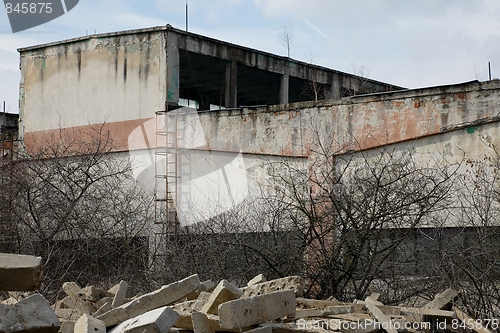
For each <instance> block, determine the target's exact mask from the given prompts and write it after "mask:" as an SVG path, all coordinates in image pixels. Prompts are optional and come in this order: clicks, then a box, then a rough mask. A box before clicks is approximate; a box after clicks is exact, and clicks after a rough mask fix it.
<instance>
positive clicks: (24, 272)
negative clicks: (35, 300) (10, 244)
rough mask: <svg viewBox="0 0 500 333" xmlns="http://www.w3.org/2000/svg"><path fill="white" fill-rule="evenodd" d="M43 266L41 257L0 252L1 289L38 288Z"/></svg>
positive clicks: (20, 289)
mask: <svg viewBox="0 0 500 333" xmlns="http://www.w3.org/2000/svg"><path fill="white" fill-rule="evenodd" d="M41 267H42V258H41V257H35V256H28V255H21V254H10V253H0V291H30V290H37V289H38V288H39V287H40V283H41V278H40V274H41V270H42V268H41ZM13 277H15V278H13Z"/></svg>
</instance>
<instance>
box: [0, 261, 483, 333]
mask: <svg viewBox="0 0 500 333" xmlns="http://www.w3.org/2000/svg"><path fill="white" fill-rule="evenodd" d="M0 259H1V257H0ZM1 263H2V262H1V260H0V276H2V275H1V274H2V272H1V270H2V269H3V267H2V266H1ZM34 269H36V268H34ZM28 271H29V270H28ZM1 281H2V280H0V282H1ZM32 282H36V281H32ZM9 283H12V282H9ZM23 283H26V280H25V281H24V282H23ZM9 286H12V285H9ZM62 289H63V291H64V292H65V294H66V296H65V297H64V298H63V299H62V300H59V301H57V302H56V303H55V304H53V305H52V306H49V304H48V302H47V301H46V300H45V298H43V297H42V296H41V295H39V294H34V295H31V296H28V297H27V298H24V299H22V300H19V294H16V293H13V292H11V295H12V296H13V297H11V298H9V299H7V300H5V301H3V302H2V303H3V304H0V332H30V333H39V332H40V333H56V332H61V333H73V332H74V333H106V332H108V333H190V332H192V333H215V332H240V333H241V332H246V333H305V332H321V333H324V332H327V331H338V332H347V333H371V332H382V331H385V332H387V333H397V332H421V331H422V332H428V331H430V330H436V329H442V330H446V329H447V330H451V331H459V330H460V329H461V328H463V327H464V325H467V327H468V328H469V329H471V330H473V331H476V332H478V333H488V332H490V330H489V329H488V328H487V327H486V325H483V323H481V322H480V321H475V320H473V319H472V318H470V317H468V316H467V314H466V313H465V312H463V311H461V310H460V309H458V308H456V307H454V304H455V302H454V301H455V300H456V299H457V297H458V294H457V293H456V292H455V291H453V290H451V289H448V290H446V291H444V292H443V293H441V294H438V295H437V296H436V297H435V298H434V300H433V301H432V302H430V303H428V304H427V305H425V306H424V307H421V308H416V307H404V306H386V305H384V304H382V303H381V302H379V301H378V298H379V294H376V293H374V294H372V295H370V296H369V297H367V298H366V299H365V300H363V301H360V300H358V301H355V302H353V303H342V302H339V301H337V300H335V299H332V300H327V301H321V300H313V299H307V298H303V297H301V296H302V291H303V290H304V284H303V280H302V279H301V278H300V277H299V276H289V277H285V278H281V279H276V280H272V281H266V279H265V278H264V276H263V275H262V274H260V275H258V276H256V277H255V278H254V279H252V280H251V281H249V282H248V284H247V285H246V286H244V287H238V286H235V285H234V284H232V283H231V282H229V281H227V280H222V281H220V282H219V283H218V284H217V285H215V283H213V282H212V281H205V282H201V281H200V279H199V277H198V275H196V274H195V275H192V276H189V277H187V278H185V279H183V280H180V281H177V282H174V283H171V284H169V285H165V286H163V287H161V288H160V289H158V290H155V291H153V292H150V293H147V294H144V295H136V296H133V297H127V296H129V295H127V289H128V284H127V283H126V282H125V281H121V282H120V283H118V284H116V285H115V286H114V287H112V288H111V289H109V290H103V289H100V288H97V287H95V286H87V287H85V288H81V287H80V286H78V285H77V284H76V283H74V282H66V283H64V284H63V286H62ZM0 290H2V288H1V285H0ZM16 296H17V298H16ZM464 323H465V324H464Z"/></svg>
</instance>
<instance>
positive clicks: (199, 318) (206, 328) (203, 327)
mask: <svg viewBox="0 0 500 333" xmlns="http://www.w3.org/2000/svg"><path fill="white" fill-rule="evenodd" d="M191 321H192V322H193V329H194V333H215V330H214V329H213V328H212V324H211V323H210V320H208V318H207V315H206V314H204V313H202V312H193V313H192V314H191Z"/></svg>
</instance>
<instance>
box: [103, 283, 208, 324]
mask: <svg viewBox="0 0 500 333" xmlns="http://www.w3.org/2000/svg"><path fill="white" fill-rule="evenodd" d="M199 286H200V278H199V277H198V274H195V275H191V276H189V277H187V278H185V279H183V280H180V281H177V282H174V283H171V284H169V285H166V286H163V287H161V288H160V289H158V290H155V291H153V292H151V293H148V294H145V295H142V296H140V297H138V298H136V299H134V300H132V301H130V302H128V303H125V304H123V305H120V306H119V307H116V308H114V309H111V310H110V311H108V312H106V313H103V314H102V315H100V316H98V317H97V319H99V320H102V321H104V323H105V324H106V327H109V326H113V325H116V324H118V323H120V322H122V321H125V320H127V319H130V318H133V317H136V316H138V315H140V314H143V313H145V312H148V311H151V310H153V309H156V308H159V307H162V306H165V305H169V304H171V303H173V302H175V301H177V300H179V299H181V298H182V297H184V296H186V295H187V294H189V293H190V292H192V291H193V290H196V289H197V288H199Z"/></svg>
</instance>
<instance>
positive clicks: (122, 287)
mask: <svg viewBox="0 0 500 333" xmlns="http://www.w3.org/2000/svg"><path fill="white" fill-rule="evenodd" d="M127 289H128V283H127V282H125V281H123V280H122V281H120V283H119V284H118V288H117V290H116V293H115V297H114V298H113V303H111V307H112V308H116V307H119V306H120V305H122V304H123V303H124V301H125V296H126V293H127Z"/></svg>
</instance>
